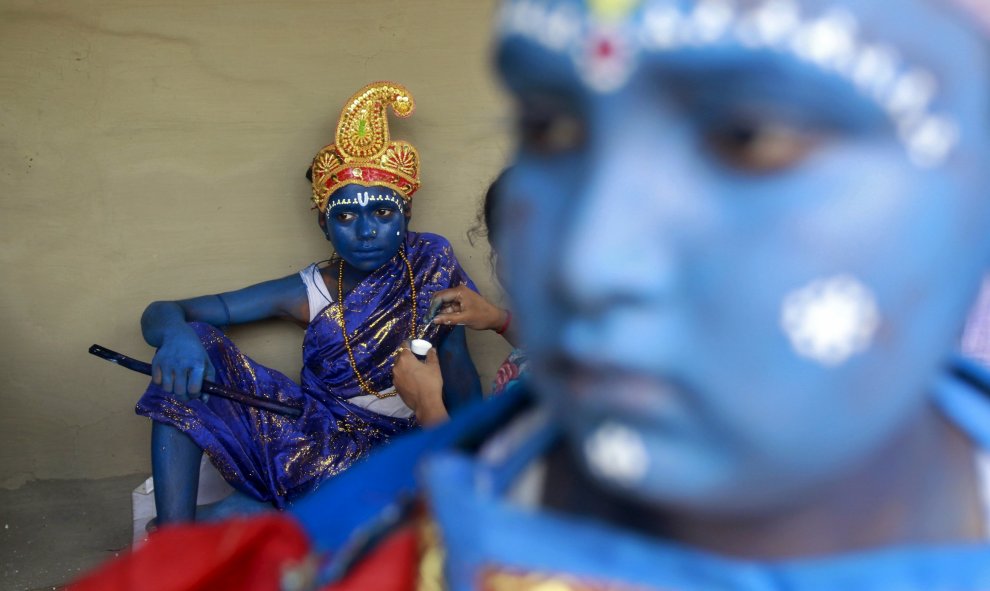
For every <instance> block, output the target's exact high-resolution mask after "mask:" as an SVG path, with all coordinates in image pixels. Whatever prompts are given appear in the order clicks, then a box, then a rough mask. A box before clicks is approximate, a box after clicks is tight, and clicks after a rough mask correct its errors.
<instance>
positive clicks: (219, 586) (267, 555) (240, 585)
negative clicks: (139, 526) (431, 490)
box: [67, 514, 419, 591]
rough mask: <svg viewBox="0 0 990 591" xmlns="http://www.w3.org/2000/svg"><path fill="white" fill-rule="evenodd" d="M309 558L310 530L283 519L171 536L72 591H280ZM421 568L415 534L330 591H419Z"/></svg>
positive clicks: (170, 531) (155, 538)
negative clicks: (291, 571)
mask: <svg viewBox="0 0 990 591" xmlns="http://www.w3.org/2000/svg"><path fill="white" fill-rule="evenodd" d="M308 555H309V540H308V539H307V537H306V534H305V533H303V531H302V528H301V527H300V526H299V525H298V524H297V523H296V522H295V520H293V519H292V518H290V517H287V516H285V515H281V514H273V515H266V516H264V517H257V518H254V519H235V520H231V521H225V522H222V523H215V524H207V525H184V526H173V527H168V528H164V529H162V530H160V531H158V532H155V533H154V534H152V535H151V537H150V538H149V539H148V541H147V542H145V543H144V544H143V545H142V546H140V547H139V548H138V549H137V550H135V551H134V552H130V553H127V554H124V555H123V556H120V557H118V558H116V559H114V560H111V561H109V562H107V563H106V564H104V565H102V566H101V567H99V568H98V569H96V570H95V571H93V572H92V573H90V574H89V575H87V576H85V577H84V578H82V579H81V580H79V581H78V582H76V583H74V584H72V585H70V586H69V587H68V589H67V591H217V590H223V589H237V590H239V591H241V590H243V591H272V590H276V591H277V590H278V589H280V583H281V580H282V575H283V572H284V571H285V569H286V568H291V567H293V566H296V565H298V564H299V563H300V562H301V561H302V560H303V559H305V558H306V557H307V556H308ZM418 565H419V549H418V541H417V537H416V533H415V530H414V529H413V527H411V526H405V527H402V528H400V529H399V530H397V531H396V532H395V533H393V534H391V535H389V536H388V537H386V538H385V539H384V540H382V541H381V542H380V543H379V544H377V545H376V546H375V548H374V549H373V550H372V551H371V552H370V553H369V554H368V555H367V556H366V557H364V558H363V559H362V560H361V561H360V562H358V563H357V564H356V565H355V566H354V567H353V568H352V569H351V571H350V572H349V573H348V574H347V576H346V577H345V578H344V579H343V580H341V581H338V582H337V583H334V584H331V585H328V586H326V587H323V589H322V591H368V590H371V589H374V590H375V591H413V590H414V589H415V584H416V572H417V568H418Z"/></svg>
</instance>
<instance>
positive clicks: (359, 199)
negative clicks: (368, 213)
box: [326, 191, 406, 215]
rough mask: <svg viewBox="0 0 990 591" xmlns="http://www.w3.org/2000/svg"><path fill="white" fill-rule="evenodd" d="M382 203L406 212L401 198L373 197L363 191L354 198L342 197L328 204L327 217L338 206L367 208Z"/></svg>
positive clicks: (391, 196)
mask: <svg viewBox="0 0 990 591" xmlns="http://www.w3.org/2000/svg"><path fill="white" fill-rule="evenodd" d="M380 201H382V202H388V203H394V204H395V205H396V206H397V207H398V208H399V211H401V212H405V210H406V209H405V203H403V201H402V199H401V198H399V197H396V196H394V195H372V194H371V193H369V192H368V191H363V192H360V193H358V194H357V195H355V196H354V198H350V197H340V198H338V199H334V200H333V201H331V202H330V203H328V204H327V210H326V211H327V215H330V210H331V209H333V208H334V207H337V206H338V205H359V206H361V207H366V206H367V205H368V204H369V203H377V202H380Z"/></svg>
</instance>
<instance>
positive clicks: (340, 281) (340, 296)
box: [337, 246, 416, 398]
mask: <svg viewBox="0 0 990 591" xmlns="http://www.w3.org/2000/svg"><path fill="white" fill-rule="evenodd" d="M399 256H400V257H402V262H404V263H405V264H406V269H407V270H408V271H409V291H410V292H411V293H412V324H411V326H410V329H409V334H410V337H409V338H411V339H415V338H416V281H415V280H414V276H413V268H412V265H411V264H409V259H407V258H406V250H405V246H403V247H402V248H401V249H399ZM337 305H338V306H339V307H340V330H341V332H343V333H344V348H345V349H347V358H348V359H350V361H351V369H353V370H354V375H355V377H357V381H358V384H359V385H360V386H361V389H362V390H364V391H365V392H366V393H368V394H371V395H372V396H375V397H377V398H390V397H392V396H395V392H389V393H387V394H382V393H381V392H378V391H377V390H375V389H374V388H372V387H371V385H370V384H369V383H368V380H366V379H364V376H363V375H361V372H360V371H358V366H357V362H356V361H355V360H354V351H352V350H351V339H350V337H348V336H347V324H346V323H345V322H344V259H340V270H339V271H338V272H337Z"/></svg>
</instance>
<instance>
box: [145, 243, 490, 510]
mask: <svg viewBox="0 0 990 591" xmlns="http://www.w3.org/2000/svg"><path fill="white" fill-rule="evenodd" d="M405 249H406V256H407V258H408V259H409V263H410V264H411V265H412V269H413V276H414V278H415V285H416V311H417V318H418V319H422V318H423V317H424V316H425V314H426V313H427V310H428V308H429V304H430V299H431V298H432V296H433V294H434V293H436V292H438V291H440V290H443V289H447V288H450V287H455V286H457V285H463V284H467V285H468V286H470V287H471V288H472V289H474V284H473V283H472V282H471V280H470V278H469V277H468V276H467V274H466V273H465V272H464V270H463V269H462V268H461V266H460V264H459V263H458V262H457V259H456V258H455V257H454V253H453V250H452V249H451V246H450V243H449V242H447V240H446V239H445V238H443V237H441V236H437V235H435V234H425V233H424V234H419V233H415V232H408V233H407V236H406V241H405ZM411 300H412V294H411V293H410V286H409V273H408V269H407V267H406V264H405V263H404V262H403V261H402V258H401V257H399V256H398V255H396V256H395V257H393V258H392V260H391V261H389V262H388V263H387V264H386V265H384V266H383V267H381V268H380V269H378V270H376V271H374V272H373V273H371V274H370V275H369V276H368V277H366V278H365V279H364V280H363V281H362V282H361V283H359V284H358V285H357V286H356V287H355V288H354V289H353V290H352V291H351V292H350V293H348V294H347V295H345V296H344V301H343V304H342V305H341V303H339V302H334V303H332V304H330V305H328V306H327V307H326V308H324V309H323V310H322V311H321V312H320V313H319V314H317V315H316V317H315V318H314V319H313V321H312V322H311V323H310V325H309V327H308V328H307V329H306V336H305V339H304V341H303V368H302V374H301V385H300V384H297V383H295V382H293V381H292V380H291V379H290V378H288V377H286V376H285V375H283V374H281V373H279V372H277V371H275V370H272V369H269V368H267V367H265V366H263V365H260V364H258V363H256V362H254V361H253V360H251V359H250V358H248V357H247V356H246V355H244V354H243V353H241V351H240V350H239V349H238V348H237V346H236V345H234V344H233V343H232V342H231V341H230V340H229V339H227V338H226V337H225V336H224V335H223V333H222V332H221V331H220V330H218V329H216V328H215V327H213V326H210V325H208V324H202V323H193V324H192V327H193V329H194V330H195V331H196V333H197V334H198V335H199V337H200V339H201V341H202V342H203V345H204V346H205V347H206V350H207V352H208V353H209V356H210V361H211V362H212V363H213V367H214V368H216V372H217V376H216V381H217V382H218V383H219V384H221V385H223V386H226V387H229V388H232V389H236V390H240V391H242V392H247V393H251V394H255V395H258V396H262V397H265V398H269V399H272V400H278V401H280V402H283V403H286V404H289V405H292V406H296V407H300V408H302V409H303V414H302V416H301V417H299V418H298V419H290V418H287V417H283V416H279V415H276V414H273V413H270V412H267V411H263V410H258V409H255V408H251V407H247V406H243V405H240V404H237V403H233V402H230V401H228V400H224V399H222V398H218V397H215V396H214V397H211V398H210V399H209V400H208V401H207V402H203V401H202V400H191V401H188V402H182V401H179V400H176V399H175V397H174V396H173V395H171V394H167V393H165V392H164V391H162V389H161V388H159V387H158V386H156V385H155V384H153V383H152V384H151V385H150V386H149V387H148V389H147V391H145V393H144V395H143V396H142V397H141V399H140V400H139V401H138V403H137V409H136V410H137V413H138V414H140V415H144V416H147V417H150V418H151V419H153V420H156V421H160V422H163V423H168V424H170V425H174V426H175V427H177V428H179V429H181V430H182V431H183V432H185V433H186V434H187V435H188V436H189V437H191V438H192V439H193V441H195V442H196V444H197V445H199V446H200V447H201V448H202V449H203V451H204V452H205V453H206V454H207V456H208V457H209V458H210V460H211V461H212V462H213V464H214V465H215V466H216V467H217V469H218V470H219V471H220V473H221V474H223V476H224V478H226V479H227V481H228V482H230V483H231V484H232V485H233V486H234V487H236V488H237V489H239V490H241V491H243V492H244V493H247V494H249V495H251V496H252V497H254V498H257V499H259V500H262V501H269V502H271V503H273V504H274V505H275V506H276V507H279V508H283V507H284V506H285V504H286V502H287V501H291V500H292V499H294V498H296V497H298V496H299V495H301V494H304V493H307V492H310V491H311V490H313V489H314V488H315V487H316V486H317V485H318V484H319V483H320V482H321V481H322V480H324V479H326V478H328V477H330V476H333V475H334V474H337V473H339V472H341V471H343V470H345V469H347V468H348V467H349V466H350V465H351V464H353V463H354V462H355V461H357V460H358V459H359V458H361V457H363V456H365V455H366V454H367V453H368V452H369V450H371V448H372V447H374V446H376V445H379V444H381V443H384V442H386V441H388V439H389V438H390V437H392V436H393V435H396V434H398V433H401V432H403V431H405V430H407V429H410V428H412V427H413V426H414V425H415V421H414V420H413V419H411V418H410V419H402V418H395V417H390V416H385V415H380V414H378V413H375V412H373V411H370V410H367V409H365V408H362V407H360V406H357V405H355V404H351V403H349V402H348V400H349V399H351V398H354V397H357V396H363V395H365V392H364V391H362V389H361V387H360V385H359V384H358V381H357V378H356V377H355V375H354V370H353V369H352V368H351V364H350V361H349V360H348V357H347V350H346V349H345V347H344V339H343V333H342V331H341V323H340V318H341V316H340V314H341V309H343V313H344V315H345V319H346V325H347V331H348V337H349V339H350V344H351V350H352V351H353V353H354V357H355V361H356V363H357V366H358V369H359V370H360V372H361V375H362V376H364V378H365V380H367V381H368V382H369V383H370V384H371V386H372V388H374V389H375V390H377V391H381V390H386V389H388V388H390V387H391V386H392V365H393V363H394V360H395V351H396V349H397V348H398V347H399V346H400V345H401V344H402V342H403V341H404V340H406V339H408V338H409V334H410V326H411V324H410V323H411V322H412V306H411V305H410V302H411ZM449 330H450V329H449V328H448V327H438V326H434V325H431V326H430V328H429V329H428V330H427V331H426V335H425V336H424V338H426V339H429V340H430V341H432V342H433V343H440V342H441V341H442V340H443V338H445V337H446V335H447V334H448V333H449Z"/></svg>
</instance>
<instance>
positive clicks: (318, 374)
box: [137, 83, 480, 523]
mask: <svg viewBox="0 0 990 591" xmlns="http://www.w3.org/2000/svg"><path fill="white" fill-rule="evenodd" d="M389 108H391V109H393V110H394V112H395V113H396V114H398V115H399V116H402V117H406V116H408V115H409V114H411V113H412V110H413V101H412V97H411V96H410V95H409V93H408V91H407V90H406V89H405V88H403V87H402V86H400V85H398V84H393V83H375V84H372V85H369V86H367V87H365V88H363V89H362V90H361V91H359V92H358V93H357V94H355V95H354V96H353V97H352V98H351V99H350V100H349V101H348V103H347V105H346V107H345V109H344V111H343V113H342V115H341V118H340V122H339V124H338V128H337V134H336V143H335V144H334V145H330V146H327V147H325V148H324V149H323V150H321V151H320V153H319V154H317V156H316V158H315V159H314V161H313V167H312V169H311V171H310V172H311V177H312V186H313V201H314V203H315V207H316V209H318V211H319V216H318V221H319V225H320V228H321V230H322V231H323V232H324V233H325V234H326V237H327V240H329V241H330V242H331V243H332V244H333V247H334V250H335V254H334V257H333V258H332V259H330V261H329V265H327V266H324V267H319V266H318V265H316V264H313V265H310V266H309V267H307V268H305V269H304V270H303V271H301V272H300V273H298V274H293V275H290V276H288V277H284V278H282V279H276V280H273V281H268V282H265V283H260V284H257V285H252V286H250V287H247V288H244V289H240V290H237V291H231V292H226V293H222V294H218V295H208V296H202V297H198V298H192V299H188V300H181V301H176V302H155V303H153V304H151V305H150V306H149V307H148V309H147V310H146V311H145V313H144V316H143V318H142V320H141V324H142V329H143V331H144V336H145V339H146V340H147V341H148V343H149V344H150V345H152V346H154V347H157V348H158V351H157V353H156V354H155V358H154V363H153V367H154V380H153V382H154V383H153V384H152V385H151V386H150V387H149V389H148V391H147V392H146V393H145V395H144V396H143V397H142V398H141V400H140V401H139V402H138V405H137V411H138V413H139V414H143V415H145V416H148V417H151V418H152V419H154V424H153V429H152V470H153V476H154V479H155V501H156V505H157V509H158V519H159V523H171V522H175V521H184V520H191V519H192V518H193V513H194V511H195V500H196V499H195V494H196V482H197V478H198V474H199V472H198V466H199V461H200V457H201V455H202V453H203V452H204V451H205V452H206V454H207V455H208V456H209V458H210V460H211V461H212V462H213V464H214V465H215V466H216V467H217V468H218V470H219V471H220V473H221V474H222V475H223V476H224V477H225V478H226V479H227V480H228V481H229V482H230V483H231V484H232V485H233V486H234V487H235V488H236V489H237V490H238V491H239V493H241V494H240V495H238V496H236V497H235V498H234V499H232V500H231V501H230V502H229V503H227V507H228V509H229V508H231V507H233V508H240V509H245V508H248V507H250V506H252V505H253V504H254V503H253V502H252V501H255V502H259V503H265V504H273V505H275V506H276V507H279V508H282V507H285V506H286V504H287V503H289V502H291V501H292V499H294V498H297V497H299V496H300V495H302V494H304V493H306V492H309V491H311V490H313V489H314V488H315V487H316V486H317V485H318V484H319V483H320V482H321V481H322V480H324V479H326V478H328V477H330V476H332V475H335V474H337V473H339V472H341V471H343V470H345V469H347V468H348V467H349V466H350V465H351V464H353V463H354V462H355V461H356V460H358V459H360V458H362V457H363V456H365V455H366V454H367V453H368V452H369V451H370V450H371V448H372V447H374V446H376V445H378V444H381V443H384V442H386V441H387V440H389V439H390V438H391V437H393V436H395V435H397V434H399V433H402V432H404V431H406V430H408V429H409V428H411V427H413V426H414V425H415V424H416V422H417V417H416V416H414V413H415V411H416V410H419V411H420V415H421V416H420V417H418V418H419V419H420V420H422V419H423V416H422V414H423V412H424V411H427V410H431V409H412V408H409V407H408V406H406V405H405V404H404V403H403V401H402V400H401V399H400V398H399V397H398V396H397V394H396V392H395V390H394V388H393V387H392V383H391V382H392V378H391V370H392V365H393V363H394V361H395V357H396V355H397V350H398V349H399V347H400V345H401V344H402V343H403V341H405V340H408V339H411V338H416V337H418V336H420V335H419V332H420V324H421V320H422V319H423V317H424V316H425V314H426V311H427V308H428V306H429V302H430V298H431V297H432V296H433V294H434V293H436V292H438V291H441V290H444V289H448V288H451V287H457V286H466V287H467V288H469V289H473V284H472V283H471V280H470V278H468V276H467V275H466V274H465V272H464V271H463V269H461V267H460V265H459V263H458V262H457V259H456V258H455V257H454V253H453V251H452V249H451V246H450V244H449V243H448V242H447V241H446V240H445V239H444V238H442V237H441V236H437V235H435V234H425V233H417V232H412V231H410V230H409V229H408V226H407V224H408V221H409V215H410V208H409V206H410V200H411V199H412V196H413V193H414V192H415V191H416V190H417V189H418V188H419V156H418V154H417V152H416V150H415V148H414V147H413V146H412V145H410V144H408V143H406V142H402V141H392V140H391V139H390V137H389V129H388V120H387V112H386V111H387V109H389ZM271 317H283V318H289V319H292V320H295V321H297V322H299V323H300V324H303V325H305V326H307V329H306V336H305V339H304V342H303V369H302V374H301V384H296V383H294V382H293V381H292V380H291V379H289V378H288V377H286V376H284V375H282V374H280V373H278V372H276V371H273V370H271V369H269V368H266V367H263V366H261V365H259V364H257V363H255V362H254V361H252V360H251V359H249V358H247V357H246V356H245V355H243V354H242V353H241V352H240V351H239V350H238V349H237V347H236V346H235V345H234V344H233V343H232V342H231V341H230V340H228V339H227V338H226V337H224V335H223V334H222V332H220V330H219V329H218V328H217V327H221V326H226V325H230V324H241V323H245V322H253V321H257V320H261V319H264V318H271ZM423 336H425V338H427V339H429V340H431V341H433V342H434V343H436V344H437V345H438V346H439V350H440V358H441V361H442V363H443V365H444V370H445V371H446V372H448V373H449V374H450V376H451V379H453V381H454V382H456V384H455V385H454V386H453V387H452V388H449V389H448V391H447V395H448V400H453V401H456V400H460V399H465V398H472V397H478V396H480V383H479V382H478V377H477V372H476V371H475V369H474V365H473V364H472V362H471V359H470V356H469V355H468V353H467V350H466V344H465V340H464V335H463V328H455V329H453V330H452V329H451V328H450V327H439V326H436V325H433V326H430V327H426V328H425V333H424V335H423ZM204 378H206V379H208V380H210V381H217V382H219V383H220V384H221V385H223V386H226V387H229V388H232V389H235V390H240V391H243V392H247V393H249V394H255V395H260V396H263V397H266V398H270V399H273V400H278V401H280V402H283V403H287V404H288V405H290V406H295V407H301V408H302V416H301V417H300V418H298V419H290V418H287V417H284V416H279V415H276V414H272V413H269V412H266V411H259V410H257V409H253V408H249V407H245V406H241V405H239V404H236V403H232V402H230V401H228V400H224V399H219V398H216V397H212V398H205V397H199V396H198V393H199V391H200V387H201V383H202V381H203V379H204ZM439 404H440V408H443V405H442V402H440V403H439Z"/></svg>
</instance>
